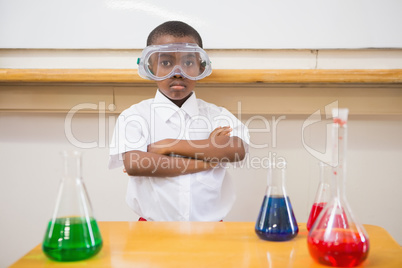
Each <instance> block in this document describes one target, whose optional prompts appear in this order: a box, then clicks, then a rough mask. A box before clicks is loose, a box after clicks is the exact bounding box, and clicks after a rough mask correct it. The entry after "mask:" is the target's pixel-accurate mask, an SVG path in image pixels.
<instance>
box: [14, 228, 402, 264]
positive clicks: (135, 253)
mask: <svg viewBox="0 0 402 268" xmlns="http://www.w3.org/2000/svg"><path fill="white" fill-rule="evenodd" d="M99 225H100V229H101V232H102V236H103V242H104V244H103V248H102V250H101V252H100V253H99V254H98V255H96V256H95V257H93V258H91V259H88V260H84V261H79V262H68V263H60V262H55V261H51V260H49V259H47V258H46V256H45V255H44V254H43V253H42V249H41V245H38V246H37V247H35V248H34V249H32V250H31V251H30V252H29V253H28V254H27V255H25V256H24V257H23V258H21V259H20V260H18V261H17V262H16V263H14V264H13V265H12V266H11V267H14V268H15V267H30V268H34V267H118V268H121V267H175V268H176V267H191V268H193V267H219V268H220V267H236V268H237V267H303V268H305V267H309V268H312V267H327V266H323V265H320V264H318V263H316V262H315V261H314V260H313V259H312V258H311V257H310V255H309V253H308V249H307V239H306V238H307V230H306V225H305V224H300V225H299V228H300V232H299V235H298V236H297V237H296V238H295V239H293V240H291V241H288V242H268V241H263V240H260V239H259V238H258V237H257V235H256V234H255V233H254V223H253V222H216V223H215V222H204V223H203V222H99ZM365 228H366V230H367V232H368V234H369V237H370V246H371V247H370V252H369V256H368V258H367V260H366V261H365V262H364V263H363V265H362V266H361V267H381V268H384V267H387V268H390V267H398V268H400V267H402V249H401V247H400V246H399V245H398V243H397V242H396V241H395V240H394V239H393V238H392V237H391V236H390V235H389V234H388V233H387V231H385V230H384V229H383V228H381V227H378V226H373V225H365Z"/></svg>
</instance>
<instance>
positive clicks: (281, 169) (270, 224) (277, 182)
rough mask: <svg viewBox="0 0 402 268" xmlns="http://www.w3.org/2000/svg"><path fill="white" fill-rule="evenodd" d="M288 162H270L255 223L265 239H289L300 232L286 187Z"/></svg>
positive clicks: (261, 236) (256, 229)
mask: <svg viewBox="0 0 402 268" xmlns="http://www.w3.org/2000/svg"><path fill="white" fill-rule="evenodd" d="M285 177H286V162H284V161H283V162H279V163H270V166H269V168H268V181H267V190H266V194H265V196H264V200H263V201H262V205H261V209H260V213H259V215H258V219H257V222H256V224H255V232H256V233H257V235H258V236H259V237H260V238H261V239H264V240H268V241H287V240H290V239H292V238H294V237H295V236H297V234H298V232H299V227H298V226H297V222H296V218H295V215H294V213H293V209H292V204H291V203H290V199H289V197H288V196H287V194H286V189H285Z"/></svg>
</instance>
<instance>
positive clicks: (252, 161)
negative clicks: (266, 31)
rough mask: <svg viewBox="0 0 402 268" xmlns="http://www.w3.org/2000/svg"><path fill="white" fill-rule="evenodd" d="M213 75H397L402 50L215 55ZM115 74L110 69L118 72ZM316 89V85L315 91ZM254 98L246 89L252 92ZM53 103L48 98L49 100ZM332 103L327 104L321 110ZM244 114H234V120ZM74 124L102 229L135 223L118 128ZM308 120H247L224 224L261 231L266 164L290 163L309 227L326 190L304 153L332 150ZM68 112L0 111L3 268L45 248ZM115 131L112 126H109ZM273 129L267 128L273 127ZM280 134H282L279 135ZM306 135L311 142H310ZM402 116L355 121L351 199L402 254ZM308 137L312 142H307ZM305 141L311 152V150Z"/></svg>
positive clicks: (130, 55) (112, 59) (119, 61)
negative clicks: (118, 158)
mask: <svg viewBox="0 0 402 268" xmlns="http://www.w3.org/2000/svg"><path fill="white" fill-rule="evenodd" d="M210 52H211V54H212V55H213V57H212V61H213V63H214V64H215V68H226V69H230V68H234V67H235V66H239V65H238V64H239V62H240V63H241V66H243V68H245V69H247V68H248V69H252V68H256V64H257V68H275V67H277V68H292V69H297V68H300V69H314V68H327V69H331V68H332V69H354V68H356V69H358V68H368V69H381V68H383V69H387V68H389V69H392V68H402V60H401V59H402V51H401V50H324V51H310V50H280V51H274V50H253V51H248V50H246V51H245V50H239V51H233V50H231V51H226V50H222V51H220V50H213V51H210ZM136 53H138V51H131V50H96V51H91V50H60V51H59V50H0V68H61V67H65V68H134V66H135V65H134V62H135V60H134V59H135V58H136V55H137V54H136ZM110 66H112V67H110ZM307 86H308V85H307ZM246 90H247V88H245V91H246ZM43 98H46V96H43ZM327 104H328V103H322V105H321V107H317V109H322V108H323V107H325V105H327ZM233 112H234V113H235V114H236V111H233ZM116 116H117V115H115V114H109V115H107V116H106V117H105V121H104V123H101V124H100V123H99V115H98V114H97V113H93V114H85V113H83V114H76V115H75V116H74V118H73V121H72V133H73V134H74V137H75V138H76V140H78V141H81V142H94V141H95V142H98V147H96V148H92V149H83V150H82V151H83V152H84V156H83V176H84V181H85V183H86V186H87V189H88V192H89V195H90V198H91V201H92V205H93V207H94V211H95V216H96V218H97V219H98V220H99V221H132V220H133V221H135V220H137V217H138V216H137V215H135V214H134V213H132V212H131V211H130V209H129V208H128V207H127V205H126V204H125V201H124V196H125V191H126V183H127V176H126V175H125V174H124V173H123V172H122V170H120V169H117V170H108V169H107V161H108V142H109V139H110V133H111V131H112V128H113V127H112V126H113V122H114V119H115V117H116ZM307 117H308V115H291V114H287V115H281V114H260V115H252V114H246V115H243V116H242V121H243V122H244V123H247V122H248V124H249V127H250V129H251V130H252V131H251V140H252V142H253V143H254V144H255V145H267V146H265V147H264V148H256V147H257V146H252V147H251V150H250V156H249V160H248V161H246V164H245V165H244V166H243V167H242V168H230V169H229V172H230V174H231V175H232V177H233V179H234V182H235V185H236V193H237V200H236V203H235V205H234V207H233V209H232V211H231V212H230V214H229V215H228V216H227V218H225V220H226V221H255V220H256V217H257V214H258V210H259V208H260V205H261V202H262V198H263V195H264V191H265V187H266V169H265V168H264V165H263V164H262V163H261V161H263V160H265V159H267V158H271V159H272V158H273V157H276V158H285V159H286V160H287V162H288V167H289V168H288V173H287V182H286V186H287V190H288V194H289V196H290V199H291V202H292V205H293V208H294V211H295V214H296V218H297V220H298V221H299V222H306V221H307V218H308V213H309V210H310V206H311V204H312V202H313V198H314V195H315V191H316V187H317V185H318V164H317V163H318V160H317V159H316V158H315V157H313V156H312V155H311V154H310V153H309V152H308V150H307V149H306V144H307V145H308V147H311V148H315V149H316V150H318V151H323V150H324V149H325V142H326V141H325V137H326V124H327V122H326V121H322V122H320V123H318V124H314V125H312V126H310V127H308V128H305V129H304V132H303V124H304V123H305V121H306V119H307ZM65 118H66V113H64V112H59V113H57V112H46V113H44V112H36V113H32V112H21V111H0V163H1V171H0V174H1V175H0V215H1V216H0V217H1V221H0V227H1V228H0V267H6V266H8V265H10V264H11V263H13V262H14V261H15V260H17V259H18V258H20V257H21V256H23V255H24V254H25V253H26V252H27V251H29V250H30V249H31V248H32V247H34V246H35V245H37V244H39V243H41V241H42V238H43V234H44V231H45V228H46V224H47V221H48V220H49V217H50V216H51V214H52V211H53V208H54V205H55V199H56V196H57V190H58V185H59V181H60V165H61V162H60V158H59V155H58V154H59V151H60V150H62V149H65V148H71V147H74V146H73V145H72V144H71V140H68V137H67V136H66V133H65ZM109 121H110V122H111V123H110V124H109ZM267 123H268V124H269V125H270V126H271V128H270V129H268V128H267V125H266V124H267ZM274 124H276V131H273V128H272V126H273V125H274ZM302 134H304V135H302ZM401 136H402V116H401V115H382V116H373V115H370V116H361V115H351V116H350V120H349V137H348V138H349V150H348V179H347V197H348V200H349V203H350V205H351V207H352V209H353V212H354V213H355V214H356V216H357V217H358V218H359V219H360V221H361V222H362V223H364V224H374V225H379V226H381V227H383V228H385V229H386V230H387V231H388V232H389V233H390V234H391V235H392V236H393V237H394V238H395V240H396V241H397V242H398V243H399V244H401V245H402V232H401V228H400V226H401V225H402V213H401V208H400V204H401V203H402V195H400V194H399V189H401V188H402V180H401V179H400V174H402V165H400V162H401V159H402V140H401V139H400V137H401ZM303 137H304V138H303ZM303 141H304V145H303Z"/></svg>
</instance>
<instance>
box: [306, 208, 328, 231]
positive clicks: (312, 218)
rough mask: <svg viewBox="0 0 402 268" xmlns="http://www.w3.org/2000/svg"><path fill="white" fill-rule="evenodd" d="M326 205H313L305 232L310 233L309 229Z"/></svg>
mask: <svg viewBox="0 0 402 268" xmlns="http://www.w3.org/2000/svg"><path fill="white" fill-rule="evenodd" d="M326 204H327V203H314V204H313V207H312V208H311V212H310V216H309V218H308V221H307V230H309V231H310V229H311V227H312V226H313V224H314V222H315V220H316V219H317V217H318V215H320V212H321V211H322V209H323V208H324V206H325V205H326Z"/></svg>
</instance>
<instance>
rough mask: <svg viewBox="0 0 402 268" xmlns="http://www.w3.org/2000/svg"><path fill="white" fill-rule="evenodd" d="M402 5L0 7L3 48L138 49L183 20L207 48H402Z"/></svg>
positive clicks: (135, 2) (20, 1) (266, 0)
mask: <svg viewBox="0 0 402 268" xmlns="http://www.w3.org/2000/svg"><path fill="white" fill-rule="evenodd" d="M401 14H402V1H401V0H293V1H292V0H249V1H234V0H203V1H188V0H0V48H32V49H36V48H39V49H42V48H47V49H52V48H55V49H141V48H144V47H145V42H146V38H147V36H148V34H149V32H150V31H151V30H152V29H153V28H155V27H156V26H157V25H159V24H161V23H163V22H165V21H167V20H182V21H184V22H186V23H188V24H190V25H191V26H193V27H194V28H196V29H197V30H198V31H199V33H200V34H201V36H202V38H203V42H204V48H208V49H354V48H402V15H401Z"/></svg>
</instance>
